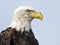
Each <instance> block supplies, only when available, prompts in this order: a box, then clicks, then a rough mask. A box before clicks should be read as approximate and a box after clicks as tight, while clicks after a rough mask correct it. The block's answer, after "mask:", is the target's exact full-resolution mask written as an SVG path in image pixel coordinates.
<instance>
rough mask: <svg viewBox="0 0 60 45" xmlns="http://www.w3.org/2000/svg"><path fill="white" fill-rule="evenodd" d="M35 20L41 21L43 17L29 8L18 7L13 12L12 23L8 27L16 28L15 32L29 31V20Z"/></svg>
mask: <svg viewBox="0 0 60 45" xmlns="http://www.w3.org/2000/svg"><path fill="white" fill-rule="evenodd" d="M34 18H37V19H41V20H42V19H43V15H42V13H41V12H39V11H37V10H35V9H34V8H32V7H31V6H21V7H18V8H17V9H16V10H15V11H14V16H13V19H12V22H11V24H10V27H12V28H16V30H17V31H20V30H21V31H24V30H26V31H29V29H30V28H31V26H30V23H31V20H32V19H34Z"/></svg>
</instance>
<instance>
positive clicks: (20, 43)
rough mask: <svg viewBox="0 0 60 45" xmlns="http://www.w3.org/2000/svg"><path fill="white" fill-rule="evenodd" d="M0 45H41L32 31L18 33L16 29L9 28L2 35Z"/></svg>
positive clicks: (0, 34)
mask: <svg viewBox="0 0 60 45" xmlns="http://www.w3.org/2000/svg"><path fill="white" fill-rule="evenodd" d="M0 45H39V44H38V41H37V40H36V38H35V36H34V34H33V32H32V30H31V29H30V31H29V32H27V31H24V32H22V33H21V31H19V32H17V31H16V29H15V28H13V29H12V28H11V27H9V28H7V29H6V30H5V31H2V32H1V33H0Z"/></svg>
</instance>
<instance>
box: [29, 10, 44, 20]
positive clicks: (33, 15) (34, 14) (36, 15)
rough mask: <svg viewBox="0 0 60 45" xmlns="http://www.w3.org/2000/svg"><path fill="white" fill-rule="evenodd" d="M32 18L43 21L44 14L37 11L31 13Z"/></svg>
mask: <svg viewBox="0 0 60 45" xmlns="http://www.w3.org/2000/svg"><path fill="white" fill-rule="evenodd" d="M30 16H31V17H33V18H37V19H41V20H42V19H43V15H42V13H40V12H37V11H36V12H32V13H30Z"/></svg>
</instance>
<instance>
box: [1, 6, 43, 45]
mask: <svg viewBox="0 0 60 45" xmlns="http://www.w3.org/2000/svg"><path fill="white" fill-rule="evenodd" d="M34 18H37V19H41V20H42V19H43V15H42V14H41V12H38V11H37V10H35V9H34V8H32V7H31V6H22V7H19V8H17V9H16V10H15V11H14V15H13V19H12V22H11V24H10V25H9V26H8V27H7V28H6V29H5V30H4V31H2V32H1V33H0V45H39V43H38V41H37V39H36V38H35V36H34V33H33V32H32V29H31V21H32V19H34Z"/></svg>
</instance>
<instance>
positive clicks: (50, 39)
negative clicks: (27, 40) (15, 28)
mask: <svg viewBox="0 0 60 45" xmlns="http://www.w3.org/2000/svg"><path fill="white" fill-rule="evenodd" d="M19 6H32V7H33V8H35V9H36V10H38V11H40V12H42V14H43V16H44V19H43V21H41V20H38V19H34V20H32V23H31V27H32V30H33V32H34V34H35V37H36V38H37V40H38V41H39V45H60V0H0V32H1V31H2V30H4V29H6V28H7V27H8V26H9V24H10V22H11V20H12V17H13V12H14V10H15V9H16V8H18V7H19Z"/></svg>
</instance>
